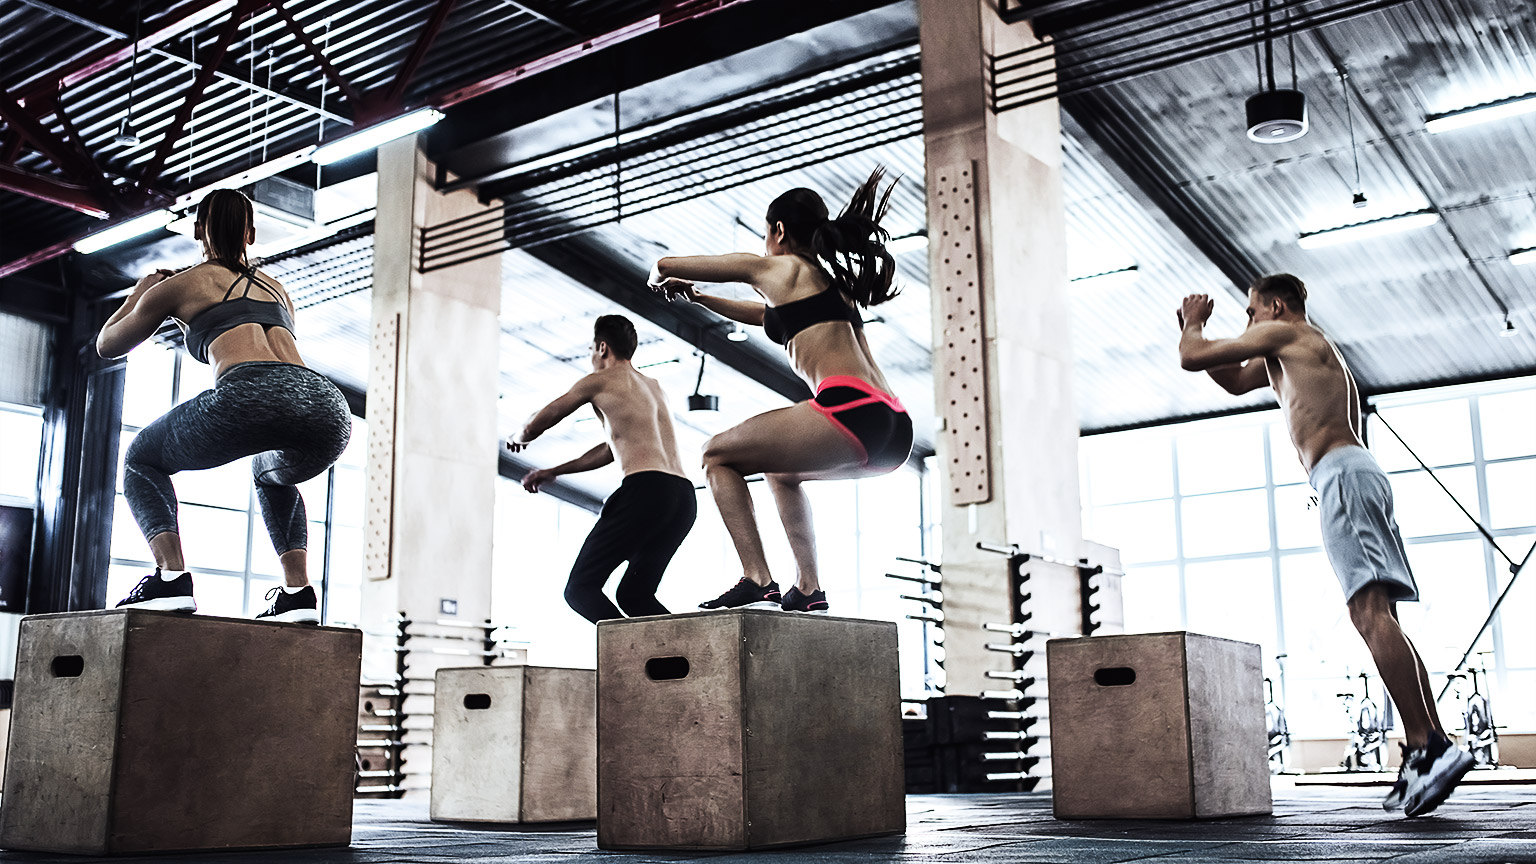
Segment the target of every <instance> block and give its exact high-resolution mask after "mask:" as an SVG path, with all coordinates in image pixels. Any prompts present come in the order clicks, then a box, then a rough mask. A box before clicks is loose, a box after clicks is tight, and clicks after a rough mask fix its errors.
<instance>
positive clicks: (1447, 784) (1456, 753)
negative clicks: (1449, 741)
mask: <svg viewBox="0 0 1536 864" xmlns="http://www.w3.org/2000/svg"><path fill="white" fill-rule="evenodd" d="M1476 765H1477V760H1476V759H1473V758H1472V754H1470V753H1468V752H1467V751H1465V750H1463V749H1461V748H1460V747H1457V746H1455V745H1451V746H1450V747H1448V748H1447V749H1446V751H1445V752H1444V753H1441V754H1440V758H1438V759H1436V760H1435V763H1434V764H1433V765H1431V766H1430V768H1429V770H1428V771H1426V772H1425V773H1424V776H1423V777H1422V778H1420V781H1419V783H1418V785H1417V787H1416V788H1410V789H1409V790H1408V796H1407V798H1406V799H1405V800H1404V802H1403V805H1404V806H1403V815H1405V816H1407V817H1409V818H1413V817H1415V816H1423V815H1424V814H1426V813H1429V812H1431V811H1432V810H1434V809H1435V808H1436V807H1439V806H1440V805H1441V804H1444V803H1445V799H1447V798H1449V797H1451V791H1452V790H1454V789H1455V788H1456V784H1458V783H1460V782H1461V778H1463V777H1465V776H1467V772H1468V771H1471V770H1472V768H1473V767H1474V766H1476Z"/></svg>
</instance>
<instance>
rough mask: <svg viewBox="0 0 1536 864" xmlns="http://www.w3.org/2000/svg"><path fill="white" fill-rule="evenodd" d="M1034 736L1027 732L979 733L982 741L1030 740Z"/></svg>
mask: <svg viewBox="0 0 1536 864" xmlns="http://www.w3.org/2000/svg"><path fill="white" fill-rule="evenodd" d="M1030 719H1031V720H1033V719H1034V718H1033V717H1031V718H1030ZM1035 737H1036V736H1034V735H1031V734H1029V733H1028V732H983V733H981V740H983V741H1028V740H1030V739H1032V738H1035Z"/></svg>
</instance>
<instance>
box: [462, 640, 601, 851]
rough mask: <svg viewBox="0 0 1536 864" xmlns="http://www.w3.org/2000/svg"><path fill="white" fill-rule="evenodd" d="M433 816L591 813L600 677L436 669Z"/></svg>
mask: <svg viewBox="0 0 1536 864" xmlns="http://www.w3.org/2000/svg"><path fill="white" fill-rule="evenodd" d="M431 813H432V818H433V819H436V820H441V821H452V822H566V821H576V820H590V819H596V818H597V673H596V672H595V671H593V670H591V669H552V668H546V667H541V666H477V667H474V668H469V669H439V670H437V691H436V696H435V701H434V704H433V709H432V807H431Z"/></svg>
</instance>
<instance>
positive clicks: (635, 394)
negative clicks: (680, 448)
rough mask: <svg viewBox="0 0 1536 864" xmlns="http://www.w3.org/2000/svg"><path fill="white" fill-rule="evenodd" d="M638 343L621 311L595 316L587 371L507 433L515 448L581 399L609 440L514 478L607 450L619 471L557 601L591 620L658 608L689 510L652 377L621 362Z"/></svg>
mask: <svg viewBox="0 0 1536 864" xmlns="http://www.w3.org/2000/svg"><path fill="white" fill-rule="evenodd" d="M638 341H639V339H638V337H637V336H636V335H635V325H634V324H632V323H630V321H629V319H628V318H625V317H623V316H622V315H604V316H602V317H601V318H598V319H597V323H596V325H595V326H594V327H593V333H592V358H591V359H592V369H593V372H592V374H591V375H588V376H586V377H585V378H582V379H581V380H580V381H577V382H576V386H574V387H572V388H571V389H570V391H569V392H567V393H566V394H565V395H564V396H561V397H560V398H559V399H556V400H555V401H553V402H551V403H549V404H548V405H546V406H544V408H543V409H542V410H540V411H539V412H538V413H537V414H535V415H533V416H532V417H530V418H528V423H527V424H526V425H525V426H523V431H522V432H520V433H518V434H517V435H516V436H513V437H511V438H509V439H507V447H508V449H510V450H511V451H512V452H514V453H517V452H519V451H521V450H522V449H523V448H525V447H527V446H528V445H529V443H530V442H532V441H533V440H534V439H535V438H538V437H539V436H540V435H543V434H544V433H545V432H547V431H549V429H550V427H552V426H554V425H555V424H556V423H559V422H560V421H561V420H563V419H565V418H566V417H568V416H569V415H570V414H571V413H572V412H573V411H575V410H576V409H578V408H580V407H581V406H583V405H586V404H589V403H590V404H591V406H592V410H593V411H595V412H596V413H597V418H598V419H599V420H601V421H603V426H604V427H606V428H607V430H608V443H604V444H599V445H597V446H596V447H593V448H592V449H591V450H588V451H587V452H586V453H585V454H583V455H581V456H578V457H576V458H575V459H572V460H571V461H569V462H566V463H564V464H563V465H556V466H555V467H553V468H540V469H538V470H536V471H530V472H529V473H528V475H527V476H526V477H524V478H523V488H524V489H527V490H528V491H529V492H537V491H539V487H540V486H543V485H544V484H545V483H548V482H549V481H551V480H553V479H554V478H556V477H559V476H560V475H562V474H577V473H580V472H582V471H592V470H594V469H597V468H601V467H603V466H604V465H607V464H608V463H610V462H612V461H613V460H614V457H615V455H617V457H618V460H619V467H620V468H623V469H624V482H623V483H621V484H620V485H619V488H618V491H616V492H614V493H613V494H612V495H610V496H608V500H607V501H605V502H603V512H602V515H601V516H599V517H598V520H597V524H596V525H594V526H593V527H592V533H591V534H589V535H587V542H586V543H584V544H582V547H581V552H580V554H578V555H577V556H576V563H575V564H574V565H572V566H571V578H570V581H568V582H567V583H566V586H565V602H567V603H569V604H571V608H572V609H575V610H576V612H577V613H578V614H580V615H581V616H582V617H583V618H585V619H587V620H588V621H591V622H592V623H594V624H596V623H597V622H598V621H602V620H604V619H607V618H623V617H624V616H625V615H629V616H639V615H666V614H667V608H666V607H665V606H663V605H661V603H660V602H658V601H657V600H656V587H657V586H658V585H660V584H661V577H662V574H663V573H665V572H666V569H667V564H668V562H670V561H671V560H672V556H673V554H675V553H676V552H677V547H679V546H681V545H682V543H683V538H685V537H687V536H688V531H689V529H691V528H693V520H694V518H695V517H696V516H697V515H698V502H697V500H696V499H695V498H694V492H693V482H692V481H690V480H689V479H688V477H687V476H686V475H685V474H684V473H683V463H682V462H681V461H679V460H678V458H677V439H676V438H675V437H674V435H673V433H672V415H671V413H670V412H669V411H668V410H667V397H666V394H665V393H663V392H662V390H661V385H660V384H657V383H656V381H655V379H652V378H647V377H646V376H644V375H641V374H640V372H639V371H638V370H636V369H635V366H634V364H633V363H632V362H630V358H631V357H633V356H634V354H635V346H636V345H637V343H638ZM623 561H628V562H629V567H628V568H627V569H626V570H625V571H624V577H623V578H622V579H620V580H619V588H618V590H617V591H615V592H614V598H615V599H617V600H618V605H617V606H615V605H614V603H613V602H612V601H610V600H609V599H608V598H607V596H605V595H604V594H603V585H604V583H606V582H607V581H608V577H609V576H610V575H612V574H613V571H614V568H616V567H618V566H619V564H620V563H621V562H623ZM621 610H622V611H621Z"/></svg>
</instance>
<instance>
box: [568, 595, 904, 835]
mask: <svg viewBox="0 0 1536 864" xmlns="http://www.w3.org/2000/svg"><path fill="white" fill-rule="evenodd" d="M597 730H598V732H597V752H598V763H597V845H598V846H599V847H600V848H603V849H710V850H729V849H758V848H762V847H766V846H782V845H788V844H796V843H816V842H826V841H832V840H844V839H849V838H854V837H868V836H874V835H880V834H898V833H901V832H902V831H904V830H905V829H906V807H905V800H904V784H903V776H902V740H901V688H900V681H899V678H898V675H897V655H896V625H895V624H892V623H889V622H884V621H865V620H859V619H853V618H832V617H828V616H824V615H802V614H786V613H783V612H776V611H768V610H763V611H759V610H721V611H715V612H700V613H693V614H687V615H665V616H657V617H652V618H632V619H628V620H617V621H604V622H602V623H601V624H599V625H598V628H597Z"/></svg>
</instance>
